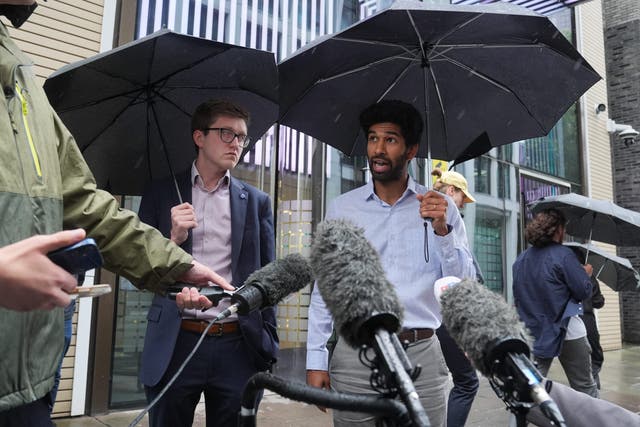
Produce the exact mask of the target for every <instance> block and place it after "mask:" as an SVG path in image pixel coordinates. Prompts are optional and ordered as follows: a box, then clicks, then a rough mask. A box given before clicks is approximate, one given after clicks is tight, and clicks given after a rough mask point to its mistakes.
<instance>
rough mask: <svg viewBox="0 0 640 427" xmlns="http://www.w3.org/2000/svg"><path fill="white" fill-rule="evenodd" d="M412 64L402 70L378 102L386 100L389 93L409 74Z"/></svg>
mask: <svg viewBox="0 0 640 427" xmlns="http://www.w3.org/2000/svg"><path fill="white" fill-rule="evenodd" d="M411 65H412V64H411V63H410V64H409V65H407V66H406V67H404V68H403V69H402V71H401V72H400V73H398V76H397V77H396V78H395V79H394V80H393V82H391V84H390V85H389V86H388V87H387V89H385V91H384V92H383V93H382V95H381V96H380V97H379V98H378V100H377V101H376V102H380V101H381V100H382V99H384V97H385V96H387V94H388V93H389V91H390V90H391V89H393V88H394V87H395V86H396V85H397V84H398V82H399V81H400V79H401V78H402V77H403V76H404V75H405V74H407V71H409V68H410V67H411Z"/></svg>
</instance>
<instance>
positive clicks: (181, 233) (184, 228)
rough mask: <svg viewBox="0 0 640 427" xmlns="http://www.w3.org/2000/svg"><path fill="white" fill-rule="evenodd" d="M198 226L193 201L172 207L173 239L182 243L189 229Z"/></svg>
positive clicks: (178, 243)
mask: <svg viewBox="0 0 640 427" xmlns="http://www.w3.org/2000/svg"><path fill="white" fill-rule="evenodd" d="M197 226H198V222H197V221H196V211H195V210H194V209H193V206H192V205H191V203H187V202H185V203H182V204H180V205H177V206H174V207H172V208H171V234H170V238H171V240H172V241H173V242H174V243H175V244H177V245H181V244H182V243H183V242H184V241H185V240H187V237H189V230H191V229H192V228H195V227H197Z"/></svg>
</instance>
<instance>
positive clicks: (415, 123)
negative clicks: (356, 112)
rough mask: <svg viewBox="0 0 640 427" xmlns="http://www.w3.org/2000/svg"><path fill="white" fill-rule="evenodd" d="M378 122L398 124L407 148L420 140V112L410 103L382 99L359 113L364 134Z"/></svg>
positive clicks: (421, 126)
mask: <svg viewBox="0 0 640 427" xmlns="http://www.w3.org/2000/svg"><path fill="white" fill-rule="evenodd" d="M378 123H393V124H396V125H398V127H400V131H401V132H402V137H403V138H404V140H405V144H406V146H407V148H408V147H411V146H414V145H417V144H418V143H419V142H420V135H421V134H422V129H423V126H424V123H423V121H422V116H421V115H420V112H419V111H418V110H416V108H415V107H414V106H413V105H411V104H408V103H406V102H403V101H398V100H395V99H392V100H383V101H380V102H378V103H375V104H372V105H370V106H368V107H367V108H365V109H364V110H363V111H362V113H360V127H362V131H363V132H364V134H365V135H367V134H368V133H369V128H370V127H371V126H373V125H375V124H378Z"/></svg>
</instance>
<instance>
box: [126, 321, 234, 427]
mask: <svg viewBox="0 0 640 427" xmlns="http://www.w3.org/2000/svg"><path fill="white" fill-rule="evenodd" d="M223 314H224V313H220V314H219V315H218V316H216V317H215V318H214V319H211V321H210V322H209V324H208V325H207V327H206V328H205V330H204V331H202V334H201V335H200V339H198V342H197V343H196V345H195V346H194V347H193V350H191V353H189V355H188V356H187V358H186V359H184V362H182V365H180V367H179V368H178V370H177V371H176V373H175V374H173V377H171V379H170V380H169V382H168V383H167V384H166V385H165V386H164V388H163V389H162V391H161V392H160V394H158V395H157V396H156V398H155V399H153V401H152V402H151V403H149V404H148V405H147V407H146V408H144V409H143V410H142V412H140V413H139V414H138V416H137V417H136V418H135V419H134V420H133V421H131V424H129V427H134V426H136V425H137V424H138V423H139V422H140V421H141V420H142V418H144V416H145V415H146V414H147V412H149V411H150V410H151V408H153V406H154V405H155V404H156V403H158V401H159V400H160V399H161V398H162V396H163V395H164V394H165V393H166V391H167V390H168V389H169V387H171V385H172V384H173V383H174V382H175V381H176V379H178V376H179V375H180V374H181V373H182V371H183V369H184V367H185V366H186V365H187V363H189V360H191V358H192V357H193V355H194V354H196V351H197V350H198V348H199V347H200V344H202V341H203V340H204V337H206V336H207V333H208V332H209V329H211V326H212V325H213V324H214V323H215V322H218V321H220V320H222V319H224V318H226V317H228V314H227V315H223Z"/></svg>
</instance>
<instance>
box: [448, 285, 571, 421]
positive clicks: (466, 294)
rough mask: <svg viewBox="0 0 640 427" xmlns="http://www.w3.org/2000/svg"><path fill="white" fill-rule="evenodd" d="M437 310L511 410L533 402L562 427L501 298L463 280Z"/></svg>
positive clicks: (524, 335) (522, 332) (519, 327)
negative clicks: (524, 403) (523, 403)
mask: <svg viewBox="0 0 640 427" xmlns="http://www.w3.org/2000/svg"><path fill="white" fill-rule="evenodd" d="M441 308H442V309H441V311H442V318H443V323H444V324H445V325H446V326H447V329H448V330H449V333H450V334H451V337H452V338H453V339H454V341H455V342H456V343H457V344H458V345H459V346H460V348H461V349H462V350H463V351H464V352H465V353H466V354H467V357H469V359H471V362H472V363H473V365H474V366H475V367H476V369H478V370H479V371H480V372H481V373H482V374H483V375H484V376H485V377H487V378H489V381H490V382H491V385H492V387H493V388H494V391H495V392H496V394H498V396H499V397H501V398H502V399H503V400H504V402H505V403H506V404H507V406H508V407H509V409H512V410H513V409H518V410H520V409H521V408H522V407H523V405H522V402H533V403H535V404H538V405H539V406H540V410H541V411H542V412H543V414H544V415H545V416H546V417H547V418H549V419H550V420H551V421H553V422H554V423H556V424H557V425H560V426H564V425H565V420H564V418H563V416H562V413H561V412H560V409H559V408H558V406H557V405H556V403H555V402H554V401H553V400H552V399H551V397H550V396H549V394H548V393H547V391H546V390H545V389H544V387H543V385H542V379H543V378H542V375H541V374H540V372H539V371H538V369H537V368H536V367H535V366H534V364H533V363H532V362H531V359H529V354H530V350H529V341H530V337H529V334H528V332H527V330H526V328H525V326H524V324H523V323H522V322H521V321H520V318H519V317H518V314H517V312H516V310H515V309H514V308H513V307H512V306H511V305H509V304H507V302H506V301H505V300H504V298H502V297H501V296H500V295H498V294H496V293H494V292H492V291H490V290H489V289H488V288H486V287H484V286H482V285H480V284H478V283H477V282H476V281H474V280H467V279H465V280H463V281H461V282H460V283H458V284H453V285H452V286H451V285H449V286H448V289H446V290H444V291H443V293H442V297H441ZM496 387H498V388H499V389H500V390H501V393H500V392H499V391H498V389H497V388H496Z"/></svg>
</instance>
